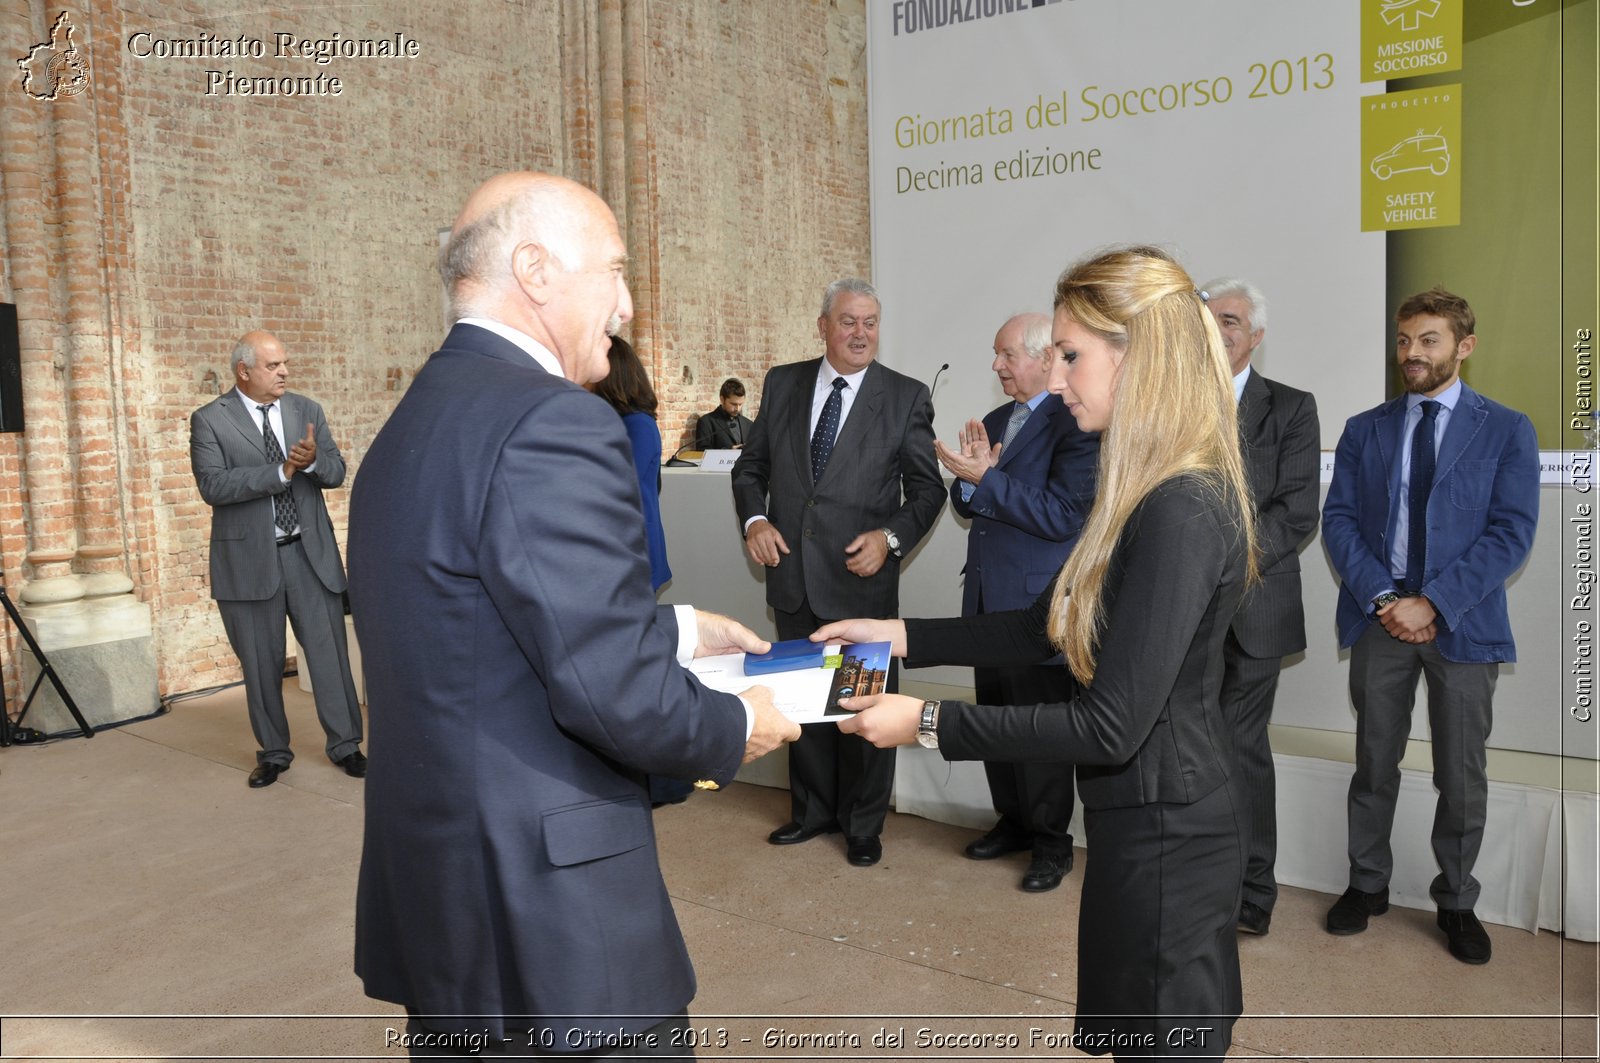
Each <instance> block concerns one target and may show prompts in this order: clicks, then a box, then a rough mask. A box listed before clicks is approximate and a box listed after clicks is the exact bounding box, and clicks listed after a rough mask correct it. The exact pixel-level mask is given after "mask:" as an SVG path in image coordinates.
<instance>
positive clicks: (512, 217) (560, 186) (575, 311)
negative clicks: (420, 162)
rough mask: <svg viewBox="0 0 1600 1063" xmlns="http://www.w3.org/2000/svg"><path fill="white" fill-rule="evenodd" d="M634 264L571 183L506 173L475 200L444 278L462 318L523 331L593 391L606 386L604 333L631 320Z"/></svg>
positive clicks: (454, 235)
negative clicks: (627, 272) (626, 273)
mask: <svg viewBox="0 0 1600 1063" xmlns="http://www.w3.org/2000/svg"><path fill="white" fill-rule="evenodd" d="M626 261H627V252H626V249H625V248H624V246H623V244H622V237H621V235H620V234H619V233H618V231H617V220H616V217H615V216H614V215H613V214H612V213H611V208H610V207H608V206H606V203H605V200H603V199H601V198H600V197H599V196H597V195H595V194H594V193H593V192H592V191H590V190H589V189H587V188H585V187H583V186H582V185H580V184H578V183H577V182H575V181H569V180H567V179H566V178H564V177H556V176H554V175H551V174H542V173H507V174H500V175H499V176H496V177H491V178H490V179H489V180H487V181H485V182H484V183H483V184H482V185H480V186H479V187H478V189H477V190H476V191H474V192H473V193H472V195H471V196H469V197H468V198H467V202H466V204H465V205H464V206H463V207H462V208H461V214H460V216H459V217H457V218H456V223H455V226H454V228H453V229H452V230H451V232H450V239H449V240H448V241H447V242H446V244H445V247H444V250H443V251H442V252H441V253H440V256H439V272H440V275H441V276H442V277H443V279H444V283H445V288H446V290H447V291H448V292H449V295H450V305H451V309H452V311H453V312H454V314H455V316H456V317H457V318H463V317H482V318H488V319H491V320H494V321H498V322H501V323H502V324H506V325H509V326H511V327H512V328H515V329H518V330H519V331H521V332H524V333H526V334H528V335H529V336H532V337H533V338H534V339H535V340H537V341H538V342H539V343H541V344H542V345H544V346H545V347H546V348H547V349H549V350H550V351H551V353H553V354H554V355H555V356H556V358H557V359H558V360H559V361H560V362H561V364H562V368H563V370H564V371H565V372H566V375H567V378H568V379H569V380H573V381H576V382H578V383H588V382H590V381H591V380H598V379H602V378H604V376H605V371H606V368H607V363H606V360H605V348H606V346H608V341H607V340H606V333H607V332H608V331H614V330H615V329H616V328H618V327H620V326H621V325H622V324H623V323H625V322H627V321H628V320H629V319H631V318H632V317H633V301H632V297H631V296H630V295H629V294H628V289H627V284H626V282H625V281H624V279H623V275H622V268H623V265H624V263H625V262H626ZM608 274H609V275H610V277H609V279H607V276H606V275H608ZM596 278H598V279H599V283H596ZM596 372H598V373H599V375H598V376H594V375H593V374H594V373H596Z"/></svg>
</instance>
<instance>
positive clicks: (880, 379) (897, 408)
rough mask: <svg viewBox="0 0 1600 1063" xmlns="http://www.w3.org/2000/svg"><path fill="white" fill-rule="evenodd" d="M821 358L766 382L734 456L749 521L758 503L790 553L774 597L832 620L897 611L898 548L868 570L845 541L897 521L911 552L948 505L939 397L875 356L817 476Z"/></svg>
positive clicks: (737, 489) (742, 517) (737, 495)
mask: <svg viewBox="0 0 1600 1063" xmlns="http://www.w3.org/2000/svg"><path fill="white" fill-rule="evenodd" d="M821 362H822V359H820V358H812V359H810V360H808V361H804V362H791V363H790V364H788V365H780V366H777V367H776V368H774V369H772V370H771V371H770V372H768V373H767V379H766V383H765V384H764V385H763V386H762V388H761V413H760V414H759V415H758V416H757V417H756V422H755V427H754V428H753V429H751V431H750V438H749V439H748V440H746V441H745V445H744V450H742V451H740V452H739V460H738V461H737V462H736V463H735V464H734V466H733V477H732V480H733V503H734V508H735V509H736V510H738V513H739V523H740V525H741V527H742V526H743V524H744V523H745V521H748V520H749V519H750V518H751V517H753V516H756V515H757V514H760V515H763V516H765V517H766V518H767V519H768V520H770V521H771V522H772V525H773V527H775V528H777V529H778V532H779V533H780V534H781V535H782V536H783V539H784V542H785V543H787V544H788V546H789V551H790V552H789V553H788V554H787V555H785V556H784V557H783V558H782V560H780V561H779V562H778V566H777V567H776V568H769V569H767V573H766V576H767V604H768V605H770V606H772V608H774V609H777V610H780V611H782V612H786V613H793V612H797V611H798V610H799V609H800V607H801V606H802V605H809V607H810V609H811V611H812V612H813V613H815V614H816V615H817V616H819V617H822V618H824V619H830V620H836V619H843V618H844V617H851V616H872V617H886V616H894V615H895V614H896V613H897V612H898V610H899V605H900V562H899V561H898V560H896V559H895V557H894V555H893V554H891V555H890V556H889V558H888V560H886V561H885V562H884V563H883V567H882V568H880V569H879V570H878V571H877V572H876V573H874V574H873V575H871V576H869V577H867V578H866V579H862V578H861V577H860V576H855V575H852V574H851V573H850V572H849V571H848V570H847V569H846V568H845V567H844V566H845V561H846V560H847V555H846V554H845V552H844V548H845V545H846V544H847V543H849V542H850V540H852V539H854V538H855V537H856V536H857V535H859V534H861V533H862V532H865V531H871V530H873V529H875V528H888V529H890V530H891V531H893V532H894V534H895V537H896V538H898V539H899V540H900V547H901V550H902V552H903V553H906V554H909V553H910V552H911V549H912V547H914V546H916V545H917V543H918V542H920V541H921V539H922V537H923V536H924V535H926V534H928V529H930V528H932V527H933V522H934V520H935V519H936V518H937V517H938V516H939V510H940V509H941V508H943V506H944V482H943V481H942V480H940V479H939V466H938V463H937V461H936V459H935V458H934V456H933V402H932V400H931V399H930V397H929V395H928V389H927V387H926V386H925V385H924V384H923V383H922V382H921V381H918V380H913V379H912V378H911V377H908V376H904V375H902V374H900V373H897V372H895V371H894V370H893V369H889V368H887V367H885V366H882V365H880V364H878V363H877V362H873V363H872V364H871V365H869V366H868V367H867V372H866V375H865V376H864V377H862V378H861V394H859V395H857V396H856V399H855V403H854V404H853V405H852V406H851V407H850V415H849V416H848V417H846V418H845V422H844V424H843V425H842V426H840V428H839V436H838V438H837V439H836V440H835V441H834V444H833V455H832V456H831V457H830V458H829V459H828V467H827V468H826V469H824V470H823V473H822V479H821V480H820V481H814V480H813V479H812V478H811V398H812V393H813V392H814V391H815V389H816V384H817V371H818V369H819V368H820V366H821Z"/></svg>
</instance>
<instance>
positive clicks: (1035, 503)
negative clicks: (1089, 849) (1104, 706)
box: [935, 314, 1100, 893]
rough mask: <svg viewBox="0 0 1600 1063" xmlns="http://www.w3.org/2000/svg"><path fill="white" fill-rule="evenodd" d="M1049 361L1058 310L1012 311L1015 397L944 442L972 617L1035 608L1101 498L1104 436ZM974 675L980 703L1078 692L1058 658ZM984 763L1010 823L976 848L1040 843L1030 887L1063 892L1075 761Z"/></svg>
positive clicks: (1002, 850) (999, 336) (1002, 334)
mask: <svg viewBox="0 0 1600 1063" xmlns="http://www.w3.org/2000/svg"><path fill="white" fill-rule="evenodd" d="M1050 359H1051V350H1050V318H1049V317H1048V316H1046V315H1044V314H1018V315H1016V316H1015V317H1013V318H1011V320H1009V321H1007V322H1006V323H1005V324H1004V325H1002V326H1001V327H1000V331H999V332H997V333H995V337H994V364H993V367H992V368H993V369H994V371H995V375H996V376H998V377H999V378H1000V386H1001V387H1002V388H1004V389H1005V392H1006V394H1008V395H1010V396H1011V398H1012V401H1011V402H1008V403H1006V404H1005V405H1004V406H1001V407H999V408H997V409H995V410H992V411H990V413H989V415H988V416H986V417H985V418H984V419H983V420H982V421H981V422H980V421H968V422H967V426H966V428H964V429H963V430H962V432H961V438H960V444H961V450H960V452H959V453H958V452H955V451H952V450H950V449H949V448H947V447H946V446H945V445H944V443H943V442H942V441H941V442H939V443H937V444H935V446H936V448H937V450H938V454H939V461H940V462H941V463H942V464H943V465H944V467H945V468H946V469H949V470H950V472H951V473H953V474H954V475H955V477H956V482H955V483H953V484H951V485H950V504H951V505H952V506H954V507H955V510H956V512H957V513H959V514H961V515H962V516H963V517H967V518H969V519H970V520H971V521H972V527H971V529H970V530H969V531H968V532H967V564H966V568H964V569H963V570H962V572H963V573H964V574H965V577H966V578H965V581H964V584H963V588H962V594H961V615H962V616H975V615H977V614H978V613H998V612H1003V611H1005V610H1007V609H1024V608H1027V607H1028V606H1030V605H1032V604H1033V601H1034V599H1035V598H1037V597H1039V595H1040V594H1041V593H1042V592H1043V591H1044V589H1045V588H1046V587H1048V586H1050V583H1051V581H1053V580H1054V579H1055V577H1056V574H1057V573H1058V572H1060V571H1061V565H1062V563H1063V562H1064V561H1066V559H1067V555H1068V554H1070V553H1071V552H1072V547H1073V546H1074V545H1075V544H1076V543H1077V541H1078V533H1079V532H1081V531H1082V530H1083V521H1084V518H1085V517H1087V516H1088V515H1089V510H1090V508H1091V507H1093V505H1094V484H1095V475H1096V471H1097V470H1096V465H1098V463H1099V459H1100V433H1098V432H1084V431H1081V430H1080V429H1079V428H1078V423H1077V422H1076V421H1075V420H1073V418H1072V416H1071V415H1070V414H1069V413H1067V409H1066V407H1065V406H1064V405H1063V404H1062V402H1061V396H1059V395H1051V394H1049V393H1048V392H1047V391H1046V390H1045V385H1046V384H1048V383H1049V382H1050ZM991 440H993V441H995V442H994V443H993V444H991V442H990V441H991ZM973 679H974V686H975V687H976V690H977V695H978V703H979V704H982V705H1035V704H1064V703H1065V702H1066V701H1068V700H1069V699H1070V697H1071V691H1070V689H1069V683H1068V678H1067V670H1066V669H1065V668H1063V667H1062V666H1061V663H1060V661H1059V660H1057V661H1055V662H1054V663H1051V664H1045V665H1025V666H1021V667H1012V668H975V669H973ZM983 770H984V774H985V775H987V776H988V779H989V795H990V797H991V798H993V800H994V810H995V812H996V813H998V814H999V816H1000V819H999V822H997V823H996V824H995V825H994V827H993V828H992V829H990V831H989V832H988V833H987V834H985V835H984V836H983V837H981V838H979V839H977V840H976V841H974V842H972V843H971V844H970V845H968V846H967V848H966V855H967V856H968V857H969V858H971V859H973V860H993V859H995V858H996V857H999V856H1003V855H1005V854H1006V853H1009V852H1016V851H1018V850H1022V849H1032V850H1033V858H1032V860H1031V861H1030V863H1029V864H1028V869H1027V871H1026V872H1024V873H1023V876H1022V888H1023V889H1025V890H1027V891H1029V892H1031V893H1043V892H1045V891H1047V890H1053V889H1055V888H1056V887H1057V886H1059V885H1061V877H1062V876H1063V875H1065V874H1066V873H1067V872H1068V871H1071V870H1072V833H1071V829H1070V828H1071V826H1072V773H1073V766H1072V765H1071V764H1065V763H1049V762H1042V761H1041V762H1036V763H1026V764H1012V763H1006V762H1002V761H986V762H985V763H984V765H983Z"/></svg>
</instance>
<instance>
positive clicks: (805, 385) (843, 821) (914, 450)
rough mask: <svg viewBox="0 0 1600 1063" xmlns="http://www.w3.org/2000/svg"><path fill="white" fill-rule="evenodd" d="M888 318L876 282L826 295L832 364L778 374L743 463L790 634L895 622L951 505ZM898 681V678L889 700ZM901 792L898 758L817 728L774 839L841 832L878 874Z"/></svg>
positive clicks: (743, 503) (750, 505) (774, 601)
mask: <svg viewBox="0 0 1600 1063" xmlns="http://www.w3.org/2000/svg"><path fill="white" fill-rule="evenodd" d="M880 313H881V306H880V304H879V301H878V293H877V292H876V291H874V290H873V288H872V285H870V284H868V283H867V282H866V281H864V280H860V279H857V278H846V279H843V280H837V281H834V282H833V283H832V284H830V285H829V286H828V290H827V292H826V293H825V294H824V295H823V297H822V315H821V316H820V317H819V318H817V331H818V333H820V334H821V336H822V340H823V344H824V346H825V353H824V356H823V357H821V358H813V359H811V360H809V361H804V362H794V363H791V364H789V365H780V366H777V367H776V368H774V369H772V370H771V371H770V372H768V373H767V378H766V383H765V384H764V385H763V386H762V389H761V413H760V416H758V417H757V418H756V422H755V425H754V427H753V428H752V429H751V431H750V437H749V439H748V440H746V442H745V447H744V451H743V453H742V454H741V456H740V458H739V460H738V462H737V463H736V464H735V465H734V467H733V477H732V479H733V501H734V506H735V508H736V509H737V510H738V513H739V520H740V522H741V524H742V526H743V528H744V537H745V553H746V554H748V555H749V557H750V560H752V561H754V562H755V563H756V564H758V565H764V566H766V568H767V604H768V605H770V606H771V607H772V611H773V613H774V614H775V616H776V620H777V628H778V637H779V638H780V639H798V638H805V637H806V636H807V635H810V634H811V632H813V631H815V630H816V629H817V628H819V627H821V626H822V625H823V624H825V623H827V622H829V621H830V620H839V619H843V618H845V617H853V616H864V617H877V618H884V617H893V616H897V615H898V614H899V610H900V561H901V559H902V558H903V557H904V556H905V555H906V554H907V553H909V552H910V551H911V549H912V548H913V547H915V546H916V545H917V543H918V542H919V541H921V539H922V537H923V536H924V535H926V534H927V533H928V530H929V529H930V528H932V527H933V522H934V520H935V519H936V518H937V517H938V516H939V509H940V507H942V506H943V505H944V484H943V482H942V481H941V480H940V479H939V469H938V466H937V465H936V464H935V462H934V456H933V402H932V399H931V397H930V396H929V394H928V389H927V387H926V386H924V385H923V384H922V383H921V382H920V381H917V380H913V379H912V378H910V377H908V376H903V375H901V374H900V373H896V372H895V371H894V370H892V369H887V368H885V367H884V366H882V365H879V364H878V362H877V357H878V319H879V316H880ZM896 679H897V676H896V673H895V672H893V671H891V673H890V678H889V690H890V691H893V690H895V689H896V685H897V683H896ZM893 784H894V750H892V749H889V750H880V749H875V748H873V746H872V745H871V744H870V743H868V742H866V741H864V740H862V739H861V738H859V737H857V736H855V735H846V734H843V733H841V732H839V731H838V730H836V729H835V728H832V727H826V726H814V727H807V728H805V729H804V732H803V734H802V735H801V737H800V739H799V740H798V741H797V742H795V743H794V745H793V746H792V747H791V749H790V752H789V793H790V808H791V812H792V815H793V818H792V819H791V821H790V822H788V823H786V824H784V825H783V826H781V827H779V828H778V829H777V830H775V831H773V832H772V833H771V834H770V835H768V837H767V840H768V841H769V842H771V843H772V844H773V845H793V844H795V843H797V842H803V841H807V840H809V839H811V838H814V837H816V836H817V835H818V834H832V833H836V832H838V831H841V830H842V831H843V832H844V834H845V838H846V853H847V857H848V859H849V861H850V863H852V864H854V865H856V866H858V867H870V866H871V865H873V864H876V863H877V862H878V860H879V859H880V858H881V857H882V855H883V846H882V843H881V842H880V840H879V836H880V835H881V834H882V833H883V820H884V816H885V815H886V814H887V813H888V810H889V796H890V790H891V789H892V787H893Z"/></svg>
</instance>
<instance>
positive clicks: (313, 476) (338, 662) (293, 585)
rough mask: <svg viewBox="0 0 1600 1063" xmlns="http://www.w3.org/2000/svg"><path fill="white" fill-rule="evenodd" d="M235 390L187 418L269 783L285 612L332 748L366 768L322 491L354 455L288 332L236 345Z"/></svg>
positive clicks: (260, 781) (263, 781) (357, 770)
mask: <svg viewBox="0 0 1600 1063" xmlns="http://www.w3.org/2000/svg"><path fill="white" fill-rule="evenodd" d="M232 361H233V375H234V384H235V387H234V388H233V390H231V391H228V392H226V393H225V394H223V395H221V396H219V397H217V398H215V399H213V400H212V401H211V402H209V403H207V404H206V405H204V406H202V407H200V408H199V409H198V410H196V411H195V412H194V414H193V415H192V416H191V417H190V418H189V463H190V465H191V467H192V468H193V469H194V479H195V483H196V484H198V485H199V487H200V497H201V498H204V499H205V500H206V502H207V503H208V504H209V505H210V506H211V597H213V598H215V599H216V601H217V611H218V612H220V613H221V614H222V626H223V628H224V629H226V631H227V632H228V642H229V644H230V645H232V646H233V652H234V653H236V654H238V655H239V665H240V667H241V668H242V669H243V672H244V689H245V705H246V707H247V709H248V710H249V713H250V729H251V730H252V731H253V732H254V733H255V738H256V745H258V746H260V749H258V750H257V751H256V766H255V770H254V771H252V772H251V773H250V780H249V782H250V786H251V788H252V789H259V788H261V787H263V786H271V785H272V784H273V783H275V782H277V781H278V775H279V774H280V773H281V772H285V771H288V770H289V762H290V761H292V760H293V759H294V752H293V751H292V750H291V749H290V748H289V721H288V719H287V718H286V717H285V716H284V712H283V662H284V656H285V647H284V631H283V624H284V617H285V615H287V616H288V618H289V619H290V621H291V622H292V623H293V624H294V633H295V637H296V639H298V640H299V642H300V652H301V655H302V657H303V658H304V659H303V660H302V661H301V665H302V666H303V667H304V668H305V669H306V670H307V672H309V673H310V675H311V685H312V689H313V691H314V696H315V699H316V703H317V718H318V719H319V720H320V721H321V722H322V729H323V731H324V732H326V734H327V736H328V741H327V746H326V750H327V754H328V759H329V760H332V761H333V762H334V763H335V764H337V765H339V767H341V768H343V769H344V770H345V773H346V774H348V775H352V776H354V777H356V778H358V779H359V778H361V777H363V776H364V775H365V774H366V769H367V758H366V757H365V756H364V755H362V752H361V705H360V703H359V702H358V701H357V699H356V685H355V681H354V679H353V678H352V677H351V674H350V657H349V654H348V652H347V649H346V639H345V630H344V589H345V576H344V565H343V564H341V563H340V561H339V544H338V542H337V541H335V540H334V537H333V522H332V521H331V520H329V519H328V507H327V505H326V504H324V502H323V500H322V492H323V491H325V490H328V489H330V488H334V487H338V486H339V485H340V484H341V483H343V482H344V458H343V457H342V456H341V455H340V453H339V448H338V447H337V446H335V445H334V442H333V435H332V433H331V432H329V431H328V420H327V418H326V417H324V416H323V413H322V407H321V406H319V405H317V404H316V403H315V402H312V401H311V400H310V399H308V398H306V397H305V396H304V395H295V394H291V393H290V392H289V391H288V386H289V363H288V359H287V357H286V356H285V354H284V350H283V344H282V343H280V342H279V341H278V338H277V337H276V336H274V335H273V334H272V333H270V332H261V331H255V332H248V333H246V334H245V335H244V336H243V337H241V338H240V340H239V342H238V344H237V345H236V346H235V347H234V349H233V359H232Z"/></svg>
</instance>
